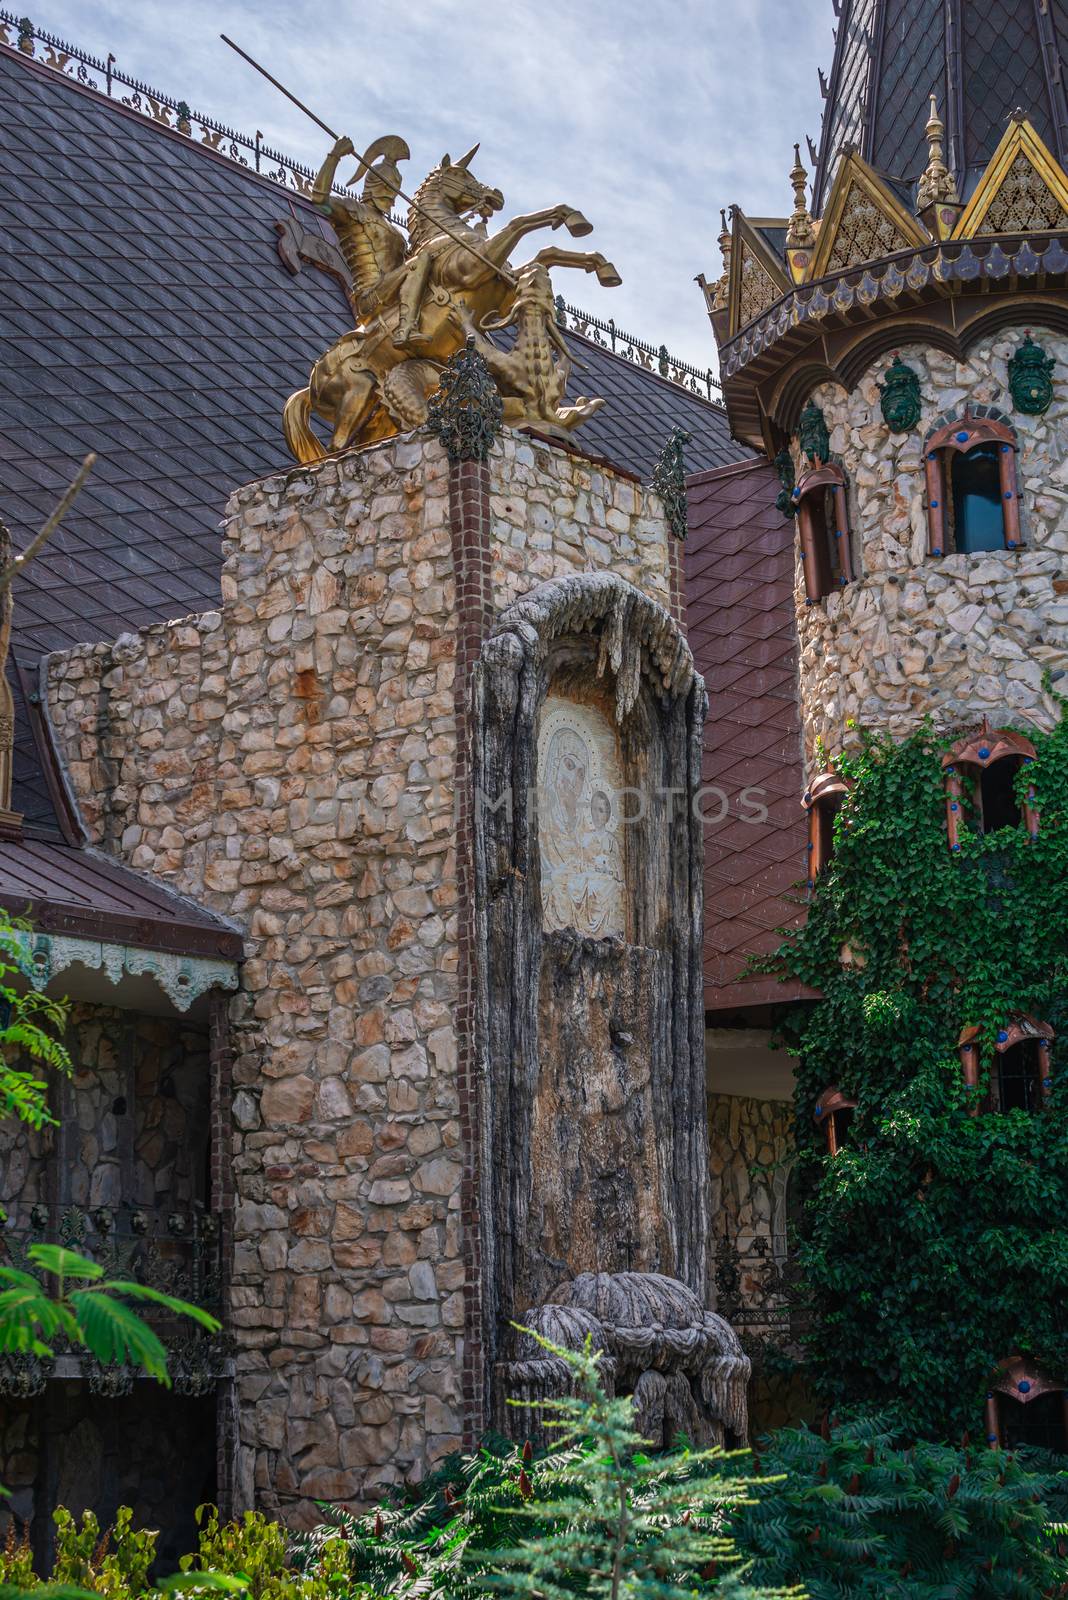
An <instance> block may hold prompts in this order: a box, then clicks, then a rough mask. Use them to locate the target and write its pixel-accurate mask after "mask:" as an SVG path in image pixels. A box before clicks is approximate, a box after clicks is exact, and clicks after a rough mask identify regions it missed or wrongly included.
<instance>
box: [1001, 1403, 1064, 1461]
mask: <svg viewBox="0 0 1068 1600" xmlns="http://www.w3.org/2000/svg"><path fill="white" fill-rule="evenodd" d="M998 1420H999V1422H1000V1428H999V1430H998V1431H999V1433H1000V1434H1001V1445H1002V1448H1003V1449H1005V1450H1016V1449H1018V1448H1019V1447H1020V1446H1021V1445H1031V1446H1033V1447H1034V1448H1035V1449H1036V1450H1052V1451H1055V1452H1056V1453H1057V1454H1058V1455H1065V1454H1068V1426H1066V1418H1065V1395H1064V1393H1063V1391H1061V1390H1055V1391H1054V1392H1052V1393H1050V1394H1040V1395H1036V1396H1035V1398H1034V1399H1033V1400H1032V1401H1030V1402H1029V1403H1028V1404H1025V1403H1024V1401H1022V1400H1016V1399H1014V1398H1013V1396H1012V1395H1008V1394H999V1395H998Z"/></svg>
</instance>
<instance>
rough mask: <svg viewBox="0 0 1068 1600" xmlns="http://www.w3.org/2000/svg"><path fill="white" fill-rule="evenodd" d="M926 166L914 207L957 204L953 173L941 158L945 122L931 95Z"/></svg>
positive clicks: (921, 208)
mask: <svg viewBox="0 0 1068 1600" xmlns="http://www.w3.org/2000/svg"><path fill="white" fill-rule="evenodd" d="M924 132H925V133H926V135H927V166H926V168H925V169H924V173H923V176H922V178H921V179H920V186H919V188H918V190H917V191H916V209H917V210H918V211H923V210H925V209H926V207H927V206H931V205H951V206H953V205H958V204H959V203H960V202H959V197H958V195H957V185H956V183H955V181H954V178H953V174H952V173H951V172H950V171H949V169H948V168H947V166H946V164H945V162H944V161H943V160H942V140H943V139H944V138H945V133H946V129H945V124H944V123H943V121H942V119H941V117H940V116H939V115H938V102H937V101H936V100H935V97H934V95H932V96H931V115H930V116H929V117H928V119H927V127H926V128H925V130H924Z"/></svg>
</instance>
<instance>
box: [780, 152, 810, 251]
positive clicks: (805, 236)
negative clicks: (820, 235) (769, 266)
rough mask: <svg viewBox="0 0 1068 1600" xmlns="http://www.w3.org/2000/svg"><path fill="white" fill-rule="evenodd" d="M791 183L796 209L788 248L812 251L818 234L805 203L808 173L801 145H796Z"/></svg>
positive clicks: (787, 242) (787, 236)
mask: <svg viewBox="0 0 1068 1600" xmlns="http://www.w3.org/2000/svg"><path fill="white" fill-rule="evenodd" d="M790 183H791V184H792V186H793V191H794V209H793V214H792V216H791V217H790V226H789V228H788V229H787V231H786V246H787V249H789V250H811V249H812V246H813V245H814V244H815V242H816V234H815V230H814V229H813V226H812V218H811V216H810V215H809V210H808V205H807V204H806V201H805V187H806V185H807V183H808V173H807V172H806V171H805V169H804V167H803V166H802V165H801V146H800V145H799V144H795V145H794V164H793V169H792V171H791V173H790Z"/></svg>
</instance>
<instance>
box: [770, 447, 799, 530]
mask: <svg viewBox="0 0 1068 1600" xmlns="http://www.w3.org/2000/svg"><path fill="white" fill-rule="evenodd" d="M772 466H773V467H774V468H775V471H776V472H777V473H778V474H779V482H780V483H781V484H782V488H781V489H780V490H779V492H778V494H777V495H776V496H775V508H776V510H777V511H781V512H782V514H783V516H784V517H795V516H796V515H797V503H796V501H795V500H794V483H795V482H796V476H797V475H796V473H795V472H794V458H793V456H792V455H791V454H790V452H789V450H780V451H779V453H778V455H777V456H776V457H775V460H774V461H773V462H772Z"/></svg>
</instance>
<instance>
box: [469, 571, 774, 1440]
mask: <svg viewBox="0 0 1068 1600" xmlns="http://www.w3.org/2000/svg"><path fill="white" fill-rule="evenodd" d="M473 689H474V727H475V751H474V778H475V808H474V842H475V883H476V938H475V946H476V948H475V959H476V973H477V979H476V1040H477V1044H476V1049H477V1052H478V1069H479V1074H480V1083H481V1092H482V1102H481V1103H482V1114H481V1124H482V1125H481V1161H480V1172H481V1219H482V1252H483V1254H482V1267H483V1281H482V1293H483V1331H484V1338H485V1343H486V1352H485V1359H486V1362H487V1369H488V1370H487V1378H490V1377H491V1376H492V1372H493V1369H494V1367H495V1366H496V1365H497V1364H499V1363H500V1362H501V1361H502V1360H504V1359H507V1357H508V1356H509V1354H510V1352H511V1349H512V1348H513V1345H512V1340H511V1334H510V1323H511V1322H512V1321H514V1320H522V1319H523V1318H524V1317H526V1316H527V1314H528V1313H530V1312H531V1310H532V1308H535V1307H538V1306H540V1305H542V1303H543V1302H545V1301H547V1300H555V1299H559V1298H560V1297H561V1296H564V1297H565V1298H566V1296H567V1295H569V1294H571V1292H572V1290H573V1289H574V1288H575V1280H576V1279H579V1278H580V1277H582V1276H583V1275H588V1274H595V1275H598V1274H599V1275H611V1276H613V1277H616V1278H618V1276H619V1275H621V1274H622V1275H631V1274H639V1275H659V1277H660V1280H661V1281H663V1280H664V1279H671V1280H679V1282H678V1285H677V1287H678V1288H679V1289H680V1290H681V1289H682V1286H683V1285H684V1286H685V1288H686V1289H688V1290H689V1291H690V1296H689V1298H688V1299H685V1297H684V1300H683V1301H679V1304H683V1303H685V1304H686V1305H687V1306H689V1307H691V1308H703V1304H704V1299H705V1289H706V1281H705V1280H706V1244H707V1229H708V1217H707V1203H708V1202H707V1196H708V1174H707V1149H706V1147H707V1130H706V1125H705V1099H704V1017H703V1002H702V984H701V931H702V897H701V839H700V823H699V821H698V819H697V817H696V815H695V809H696V808H695V807H694V804H693V801H694V797H695V795H696V793H697V790H698V788H699V786H700V781H701V776H700V773H701V730H702V725H703V721H704V715H705V706H706V700H705V691H704V684H703V682H702V680H701V679H700V677H699V676H698V675H697V674H696V672H695V670H694V666H693V660H692V657H691V656H690V652H689V648H688V647H687V645H686V642H685V640H684V639H683V638H682V635H681V633H680V632H679V630H678V627H677V625H676V624H675V622H674V621H673V620H672V618H671V617H670V616H669V615H668V613H667V612H666V611H665V610H664V609H663V608H662V607H660V606H659V605H657V604H656V603H655V602H654V601H652V600H650V599H649V598H648V597H647V596H645V595H643V594H642V593H640V592H639V591H638V590H637V589H635V588H633V587H632V586H631V585H630V584H628V583H625V582H624V581H622V580H621V579H619V578H616V577H614V576H613V575H610V574H604V573H602V574H589V575H582V576H575V577H568V578H564V579H560V580H557V581H553V582H550V583H546V584H544V585H542V586H541V587H539V588H537V589H535V590H533V591H532V592H531V593H530V594H528V595H527V596H526V597H524V599H522V600H521V601H519V602H518V603H517V604H515V605H514V606H512V607H511V608H510V609H509V610H508V611H506V612H505V613H504V614H503V615H502V616H501V618H500V619H499V621H498V622H497V624H496V625H495V627H494V628H493V630H492V632H491V634H490V636H489V638H488V639H487V640H486V643H485V644H484V646H483V648H482V652H481V657H480V661H479V664H478V666H477V668H476V670H475V674H474V683H473ZM583 1281H587V1280H586V1279H584V1280H583ZM601 1281H602V1282H603V1283H607V1282H608V1278H607V1277H602V1279H601ZM591 1292H592V1291H591ZM586 1298H587V1299H588V1298H589V1296H588V1295H587V1296H586ZM609 1299H611V1300H612V1303H613V1304H617V1303H620V1302H619V1297H618V1296H616V1297H615V1298H614V1299H612V1297H611V1296H609ZM639 1299H641V1297H639ZM594 1300H595V1301H596V1300H597V1296H596V1295H594ZM575 1303H578V1302H575ZM597 1303H605V1304H607V1303H608V1301H607V1300H605V1298H604V1296H603V1295H602V1296H601V1299H600V1301H597ZM635 1303H637V1302H635ZM641 1303H642V1304H646V1305H651V1304H654V1303H659V1302H658V1301H657V1295H656V1294H655V1293H654V1294H653V1295H652V1296H651V1297H648V1296H647V1297H646V1298H645V1299H644V1300H641ZM695 1315H699V1322H700V1317H702V1316H703V1315H704V1314H703V1311H700V1312H698V1311H695ZM716 1323H717V1327H718V1326H719V1323H718V1319H716ZM724 1326H725V1325H724ZM686 1327H687V1329H689V1328H690V1323H687V1324H686ZM700 1327H701V1328H702V1329H704V1323H703V1322H700ZM678 1337H679V1339H681V1340H682V1342H683V1343H685V1342H686V1339H688V1340H689V1345H688V1346H687V1348H688V1349H690V1351H691V1355H693V1352H694V1351H696V1350H697V1349H698V1346H699V1345H700V1341H701V1339H704V1340H705V1344H706V1345H707V1343H708V1341H709V1339H710V1337H711V1336H710V1335H709V1334H708V1332H707V1329H705V1331H704V1332H702V1333H701V1335H700V1337H699V1336H698V1334H697V1332H693V1333H692V1334H691V1333H687V1334H686V1335H685V1338H683V1334H682V1333H681V1332H679V1335H678ZM724 1338H725V1339H726V1340H728V1342H729V1341H731V1340H732V1336H731V1335H730V1331H729V1329H728V1330H726V1334H725V1335H724ZM680 1348H681V1346H680ZM701 1348H704V1346H701ZM737 1354H738V1356H739V1357H740V1352H737ZM732 1359H733V1357H732ZM740 1359H741V1361H742V1362H743V1364H744V1367H745V1372H746V1374H747V1371H748V1363H745V1362H744V1357H740ZM694 1360H695V1361H698V1364H700V1363H699V1358H698V1357H697V1356H696V1355H694ZM705 1365H707V1362H705ZM732 1370H733V1369H732ZM738 1372H739V1375H740V1376H741V1368H739V1369H738ZM639 1375H640V1374H639ZM498 1387H499V1385H498ZM736 1409H737V1408H736ZM496 1420H497V1422H498V1425H502V1424H503V1422H504V1420H505V1419H504V1417H503V1416H502V1415H498V1417H497V1419H496ZM738 1431H740V1430H738Z"/></svg>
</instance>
